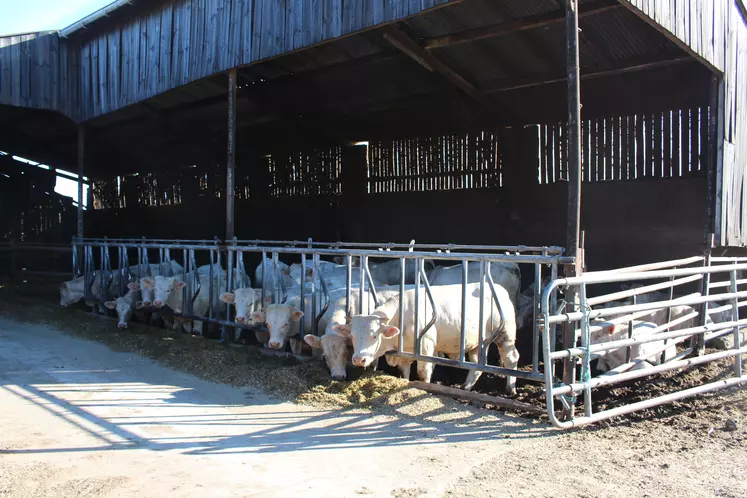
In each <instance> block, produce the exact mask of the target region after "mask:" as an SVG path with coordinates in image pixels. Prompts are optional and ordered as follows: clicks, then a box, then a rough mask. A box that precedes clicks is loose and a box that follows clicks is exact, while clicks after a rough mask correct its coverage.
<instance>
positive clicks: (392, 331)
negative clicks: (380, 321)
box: [380, 325, 399, 339]
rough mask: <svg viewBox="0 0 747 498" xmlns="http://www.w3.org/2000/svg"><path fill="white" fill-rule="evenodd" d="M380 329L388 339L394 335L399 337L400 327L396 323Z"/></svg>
mask: <svg viewBox="0 0 747 498" xmlns="http://www.w3.org/2000/svg"><path fill="white" fill-rule="evenodd" d="M380 330H381V335H383V336H384V337H386V338H387V339H391V338H392V337H397V336H398V335H399V329H398V328H397V327H395V326H394V325H385V326H383V327H381V329H380Z"/></svg>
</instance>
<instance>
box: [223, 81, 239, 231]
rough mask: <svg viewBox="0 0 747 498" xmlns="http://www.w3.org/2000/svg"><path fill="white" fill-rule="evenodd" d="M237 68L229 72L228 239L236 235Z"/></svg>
mask: <svg viewBox="0 0 747 498" xmlns="http://www.w3.org/2000/svg"><path fill="white" fill-rule="evenodd" d="M236 77H237V76H236V69H231V70H230V71H229V72H228V159H227V161H226V240H231V239H233V238H234V235H235V228H236V225H235V219H234V215H235V209H234V197H235V195H236V189H235V187H234V173H235V169H236Z"/></svg>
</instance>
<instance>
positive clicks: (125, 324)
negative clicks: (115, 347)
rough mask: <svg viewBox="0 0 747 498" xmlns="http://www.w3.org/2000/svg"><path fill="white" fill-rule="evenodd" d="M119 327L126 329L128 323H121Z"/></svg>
mask: <svg viewBox="0 0 747 498" xmlns="http://www.w3.org/2000/svg"><path fill="white" fill-rule="evenodd" d="M117 327H119V328H120V329H126V328H127V323H126V322H119V323H118V324H117Z"/></svg>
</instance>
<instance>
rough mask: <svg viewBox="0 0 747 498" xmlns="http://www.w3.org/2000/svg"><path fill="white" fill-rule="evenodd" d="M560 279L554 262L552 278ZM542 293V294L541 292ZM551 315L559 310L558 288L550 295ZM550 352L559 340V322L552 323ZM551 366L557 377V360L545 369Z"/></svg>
mask: <svg viewBox="0 0 747 498" xmlns="http://www.w3.org/2000/svg"><path fill="white" fill-rule="evenodd" d="M557 279H558V264H557V263H553V264H552V269H551V270H550V280H551V282H552V281H555V280H557ZM540 295H541V294H540ZM549 305H550V315H554V314H556V313H557V312H558V291H557V290H556V289H553V291H552V294H551V296H550V303H549ZM549 333H550V352H551V353H554V352H555V345H556V344H555V343H556V342H557V340H558V326H557V324H552V326H551V327H550V331H549ZM547 368H550V370H551V378H555V362H552V363H551V364H550V365H549V366H548V365H545V369H547Z"/></svg>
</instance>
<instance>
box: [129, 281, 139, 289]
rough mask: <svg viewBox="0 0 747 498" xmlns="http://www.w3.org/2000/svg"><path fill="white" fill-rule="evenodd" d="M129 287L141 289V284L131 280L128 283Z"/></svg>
mask: <svg viewBox="0 0 747 498" xmlns="http://www.w3.org/2000/svg"><path fill="white" fill-rule="evenodd" d="M127 288H128V289H130V290H138V289H140V284H139V283H137V282H130V283H129V284H127Z"/></svg>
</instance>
